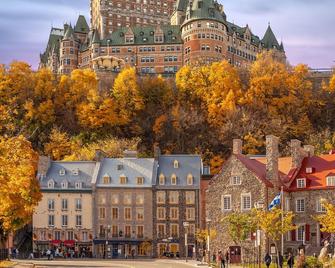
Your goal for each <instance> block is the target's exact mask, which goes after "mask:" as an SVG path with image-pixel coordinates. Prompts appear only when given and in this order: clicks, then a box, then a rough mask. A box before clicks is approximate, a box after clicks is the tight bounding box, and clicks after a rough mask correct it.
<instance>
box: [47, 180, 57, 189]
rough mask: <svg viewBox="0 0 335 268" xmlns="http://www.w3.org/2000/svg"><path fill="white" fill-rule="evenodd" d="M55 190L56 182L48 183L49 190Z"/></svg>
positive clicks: (50, 181)
mask: <svg viewBox="0 0 335 268" xmlns="http://www.w3.org/2000/svg"><path fill="white" fill-rule="evenodd" d="M53 188H55V182H54V180H49V181H48V189H53Z"/></svg>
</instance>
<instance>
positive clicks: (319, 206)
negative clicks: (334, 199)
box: [316, 198, 327, 213]
mask: <svg viewBox="0 0 335 268" xmlns="http://www.w3.org/2000/svg"><path fill="white" fill-rule="evenodd" d="M322 201H323V199H322V198H319V199H317V200H316V212H319V213H324V212H327V210H326V208H325V206H323V205H322Z"/></svg>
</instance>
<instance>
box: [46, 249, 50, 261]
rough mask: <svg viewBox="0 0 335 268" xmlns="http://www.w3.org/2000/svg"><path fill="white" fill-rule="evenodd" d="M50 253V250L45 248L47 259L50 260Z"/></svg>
mask: <svg viewBox="0 0 335 268" xmlns="http://www.w3.org/2000/svg"><path fill="white" fill-rule="evenodd" d="M50 255H51V251H50V249H48V250H47V257H48V260H50Z"/></svg>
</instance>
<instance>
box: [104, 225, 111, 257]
mask: <svg viewBox="0 0 335 268" xmlns="http://www.w3.org/2000/svg"><path fill="white" fill-rule="evenodd" d="M110 228H111V226H110V225H107V227H106V246H105V247H106V248H105V259H107V258H108V232H109V230H110Z"/></svg>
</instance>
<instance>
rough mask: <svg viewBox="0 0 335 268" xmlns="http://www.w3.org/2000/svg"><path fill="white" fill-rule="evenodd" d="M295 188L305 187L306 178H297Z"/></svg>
mask: <svg viewBox="0 0 335 268" xmlns="http://www.w3.org/2000/svg"><path fill="white" fill-rule="evenodd" d="M297 188H306V179H297Z"/></svg>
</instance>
